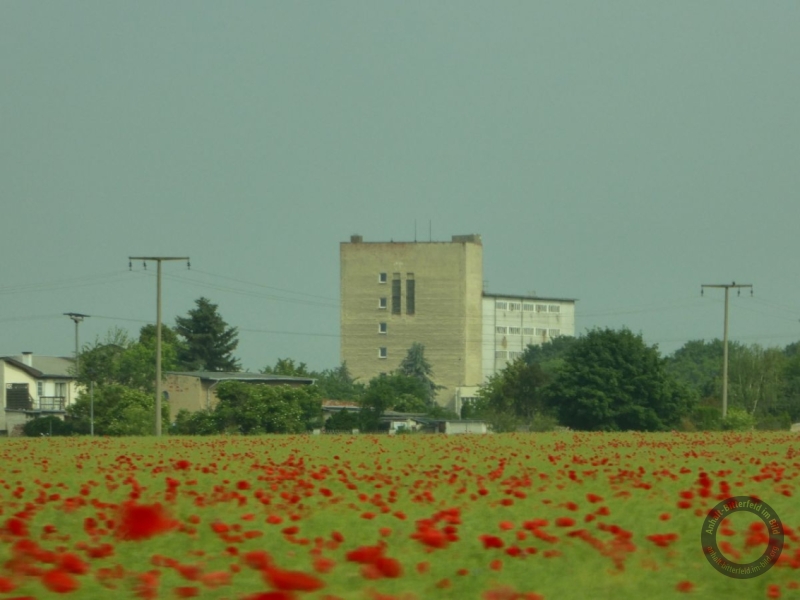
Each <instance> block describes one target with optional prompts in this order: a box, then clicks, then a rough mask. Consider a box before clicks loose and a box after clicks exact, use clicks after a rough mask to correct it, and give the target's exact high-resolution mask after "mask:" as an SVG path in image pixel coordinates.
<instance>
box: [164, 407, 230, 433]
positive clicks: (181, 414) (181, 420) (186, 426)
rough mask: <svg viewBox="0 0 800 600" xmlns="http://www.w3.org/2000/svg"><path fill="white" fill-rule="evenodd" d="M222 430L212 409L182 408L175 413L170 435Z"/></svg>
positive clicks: (218, 431) (219, 431)
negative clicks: (193, 409) (191, 409)
mask: <svg viewBox="0 0 800 600" xmlns="http://www.w3.org/2000/svg"><path fill="white" fill-rule="evenodd" d="M221 432H222V427H220V423H219V421H218V420H217V417H216V414H215V412H214V411H213V410H198V411H193V412H192V411H188V410H186V409H185V408H182V409H181V410H179V411H178V414H177V415H175V422H174V423H173V424H172V427H171V429H170V433H171V434H172V435H214V434H217V433H221Z"/></svg>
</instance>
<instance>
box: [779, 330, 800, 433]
mask: <svg viewBox="0 0 800 600" xmlns="http://www.w3.org/2000/svg"><path fill="white" fill-rule="evenodd" d="M783 354H784V356H785V357H786V360H785V361H784V363H783V373H782V374H781V379H782V381H783V392H782V394H781V399H780V402H779V406H778V407H777V411H778V412H782V413H785V414H786V415H788V416H789V418H790V420H791V422H792V423H796V422H798V421H800V342H795V343H793V344H789V345H788V346H786V348H784V350H783Z"/></svg>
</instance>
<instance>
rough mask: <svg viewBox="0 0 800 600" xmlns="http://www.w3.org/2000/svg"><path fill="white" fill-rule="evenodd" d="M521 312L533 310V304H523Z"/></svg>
mask: <svg viewBox="0 0 800 600" xmlns="http://www.w3.org/2000/svg"><path fill="white" fill-rule="evenodd" d="M522 310H533V304H523V305H522Z"/></svg>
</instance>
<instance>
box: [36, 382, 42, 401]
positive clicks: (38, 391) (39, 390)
mask: <svg viewBox="0 0 800 600" xmlns="http://www.w3.org/2000/svg"><path fill="white" fill-rule="evenodd" d="M36 395H37V396H39V397H40V398H41V397H42V396H44V381H37V382H36Z"/></svg>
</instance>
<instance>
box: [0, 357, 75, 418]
mask: <svg viewBox="0 0 800 600" xmlns="http://www.w3.org/2000/svg"><path fill="white" fill-rule="evenodd" d="M15 358H16V357H15ZM12 384H27V385H28V395H29V396H30V397H31V399H32V404H33V408H34V409H35V410H39V409H49V408H50V407H51V406H52V403H53V402H54V397H57V396H63V397H64V407H65V408H66V407H67V406H69V405H70V404H72V403H73V402H74V401H75V399H76V398H77V396H78V386H77V384H76V383H75V381H74V380H72V379H70V378H68V377H64V378H61V377H58V376H47V377H41V378H39V377H35V376H33V375H31V374H30V373H28V372H27V371H24V370H23V369H21V368H19V367H17V366H16V365H13V364H10V363H8V362H6V361H5V360H0V397H1V399H0V406H1V407H2V410H0V431H10V430H11V429H13V427H14V426H15V425H18V424H20V423H24V422H25V420H27V418H28V416H27V415H26V413H22V412H17V411H13V412H12V411H9V412H7V411H6V408H7V407H6V393H7V390H8V388H9V387H11V385H12Z"/></svg>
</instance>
